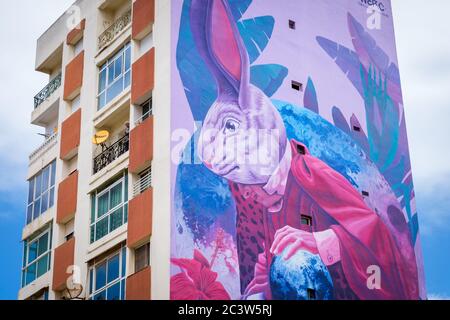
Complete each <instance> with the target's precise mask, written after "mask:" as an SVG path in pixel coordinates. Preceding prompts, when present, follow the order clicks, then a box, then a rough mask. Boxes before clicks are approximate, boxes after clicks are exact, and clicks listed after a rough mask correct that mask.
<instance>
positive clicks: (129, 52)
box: [125, 47, 131, 71]
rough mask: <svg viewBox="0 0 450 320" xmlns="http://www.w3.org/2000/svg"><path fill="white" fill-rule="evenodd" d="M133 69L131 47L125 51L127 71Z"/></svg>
mask: <svg viewBox="0 0 450 320" xmlns="http://www.w3.org/2000/svg"><path fill="white" fill-rule="evenodd" d="M130 67H131V47H127V48H126V50H125V71H128V70H130Z"/></svg>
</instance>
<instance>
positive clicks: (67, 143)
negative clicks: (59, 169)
mask: <svg viewBox="0 0 450 320" xmlns="http://www.w3.org/2000/svg"><path fill="white" fill-rule="evenodd" d="M80 130H81V109H78V110H77V111H76V112H74V113H73V114H72V115H71V116H70V117H69V118H67V119H66V120H65V121H64V122H63V123H62V126H61V147H60V158H61V159H62V160H68V159H70V158H71V157H73V156H74V155H75V154H76V152H77V150H78V147H79V146H80Z"/></svg>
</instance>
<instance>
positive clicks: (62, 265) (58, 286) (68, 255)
mask: <svg viewBox="0 0 450 320" xmlns="http://www.w3.org/2000/svg"><path fill="white" fill-rule="evenodd" d="M74 253H75V238H72V239H70V240H69V241H67V242H65V243H63V244H62V245H60V246H59V247H58V248H56V249H55V257H54V263H53V286H52V287H53V290H55V291H62V290H64V289H65V288H66V281H67V278H68V277H69V275H68V274H67V273H66V272H67V267H69V266H72V265H73V264H74V260H75V259H74Z"/></svg>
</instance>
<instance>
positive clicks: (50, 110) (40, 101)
mask: <svg viewBox="0 0 450 320" xmlns="http://www.w3.org/2000/svg"><path fill="white" fill-rule="evenodd" d="M60 87H61V73H60V74H58V75H57V76H56V77H55V78H53V79H52V80H51V81H50V82H49V84H47V85H46V86H45V88H44V89H42V90H41V91H40V92H39V93H38V94H37V95H36V96H35V97H34V109H33V112H32V114H31V123H32V124H34V125H38V126H42V127H45V126H46V125H48V124H49V123H51V122H53V121H54V120H55V119H56V118H57V117H58V106H59V98H60V96H61V93H60Z"/></svg>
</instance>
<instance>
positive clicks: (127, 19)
mask: <svg viewBox="0 0 450 320" xmlns="http://www.w3.org/2000/svg"><path fill="white" fill-rule="evenodd" d="M130 23H131V10H129V11H127V12H126V13H125V14H124V15H122V16H121V17H120V18H119V19H117V20H116V21H114V23H113V24H112V25H111V26H110V27H108V29H106V30H105V31H104V32H103V33H102V34H101V35H100V36H99V37H98V50H99V51H100V50H102V49H103V48H105V47H106V46H107V45H108V44H109V43H110V42H111V41H113V40H114V38H115V37H116V36H117V35H118V34H119V33H120V32H122V31H123V30H124V29H125V28H126V27H127V26H128V25H129V24H130Z"/></svg>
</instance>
